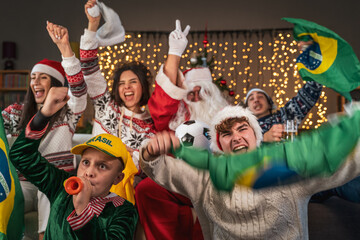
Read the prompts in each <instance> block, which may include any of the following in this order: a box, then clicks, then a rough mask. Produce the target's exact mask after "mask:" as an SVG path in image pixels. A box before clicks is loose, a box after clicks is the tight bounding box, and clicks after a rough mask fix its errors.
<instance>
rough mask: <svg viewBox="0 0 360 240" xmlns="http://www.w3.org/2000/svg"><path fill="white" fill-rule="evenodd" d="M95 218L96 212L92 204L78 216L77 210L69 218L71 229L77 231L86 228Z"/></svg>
mask: <svg viewBox="0 0 360 240" xmlns="http://www.w3.org/2000/svg"><path fill="white" fill-rule="evenodd" d="M94 216H95V212H94V210H93V209H92V207H91V206H90V203H89V204H88V205H87V207H86V208H85V209H84V210H83V211H82V212H81V213H80V215H77V214H76V212H75V210H74V211H73V212H72V213H71V214H70V215H69V216H68V217H67V221H68V222H69V224H70V226H71V228H72V229H73V230H74V231H75V230H78V229H80V228H82V227H84V226H85V225H86V224H87V223H88V222H90V221H91V219H92V218H93V217H94Z"/></svg>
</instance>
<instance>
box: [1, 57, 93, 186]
mask: <svg viewBox="0 0 360 240" xmlns="http://www.w3.org/2000/svg"><path fill="white" fill-rule="evenodd" d="M61 64H62V66H63V67H64V70H65V72H66V78H67V80H68V82H69V86H70V91H69V95H70V100H69V101H68V103H67V104H68V106H69V111H67V112H66V114H65V116H64V118H63V119H59V120H58V121H56V122H55V123H54V124H53V126H52V128H51V130H50V132H49V133H48V134H47V135H46V136H45V138H44V139H43V140H42V141H41V144H40V147H39V151H40V153H41V154H42V156H43V157H45V158H46V159H47V160H48V161H49V162H50V163H52V164H53V165H55V166H56V167H58V168H60V169H63V170H65V171H72V170H74V169H75V166H76V162H75V157H74V155H73V154H72V153H70V149H71V148H72V137H73V135H74V132H75V128H76V124H77V123H78V121H79V119H80V117H81V114H82V113H83V112H84V110H85V108H86V103H87V96H86V91H87V87H86V84H85V81H84V78H83V75H82V73H81V71H80V64H79V60H78V59H77V58H76V57H75V56H73V57H70V58H63V61H62V63H61ZM23 107H24V105H23V104H18V103H14V104H12V105H10V106H8V107H7V108H6V109H5V110H3V111H2V112H1V114H2V116H3V119H4V127H5V132H6V134H9V135H11V136H13V137H17V136H18V135H19V134H20V132H21V129H18V128H19V123H20V118H21V114H22V111H23ZM35 134H36V133H35ZM20 180H24V178H23V177H21V176H20Z"/></svg>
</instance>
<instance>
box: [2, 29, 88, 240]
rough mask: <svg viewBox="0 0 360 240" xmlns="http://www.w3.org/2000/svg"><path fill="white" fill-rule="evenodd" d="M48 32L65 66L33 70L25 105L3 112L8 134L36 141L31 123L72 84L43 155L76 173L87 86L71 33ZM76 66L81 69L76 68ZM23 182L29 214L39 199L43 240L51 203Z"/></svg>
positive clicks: (47, 63) (41, 64)
mask: <svg viewBox="0 0 360 240" xmlns="http://www.w3.org/2000/svg"><path fill="white" fill-rule="evenodd" d="M47 30H48V32H49V35H50V37H51V38H52V40H53V42H54V43H55V44H56V45H57V47H58V49H59V50H60V52H61V54H62V59H63V60H62V63H60V62H57V61H52V60H48V59H43V60H41V61H40V62H38V63H36V64H35V66H34V67H33V68H32V70H31V78H30V82H29V87H28V90H27V93H26V96H25V100H24V103H23V104H19V103H14V104H12V105H10V106H9V107H7V108H6V109H5V110H3V111H2V116H3V119H4V127H5V131H6V134H8V135H11V136H13V137H17V136H18V135H19V134H20V132H21V131H22V130H23V129H24V128H26V130H27V134H28V135H29V136H31V138H35V139H36V138H37V136H38V135H39V132H36V131H31V129H30V127H29V126H28V122H29V121H30V120H31V119H32V118H33V117H34V115H35V114H36V113H37V112H38V110H39V109H40V108H41V107H42V105H43V103H44V101H45V99H46V98H47V96H48V93H49V91H50V89H51V88H57V91H65V92H67V91H68V88H67V87H64V86H66V85H67V84H69V87H70V91H71V92H70V93H71V97H70V100H69V101H68V103H67V104H66V105H65V106H64V107H63V108H62V109H61V110H60V111H58V112H57V113H56V114H55V115H54V116H53V117H51V118H50V119H47V120H48V125H47V128H46V131H45V134H46V135H45V137H44V138H43V140H42V141H41V143H40V146H39V151H40V152H41V154H42V155H43V156H44V157H45V158H46V159H47V160H48V161H49V162H50V163H52V164H53V165H55V166H57V167H58V168H60V169H63V170H65V171H68V172H70V171H74V170H75V166H76V162H75V157H74V155H73V154H72V153H70V149H71V148H72V137H73V135H74V132H75V128H76V125H77V122H78V121H79V119H80V117H81V114H82V113H83V112H84V110H85V108H86V103H87V96H86V84H85V81H84V79H83V76H82V74H81V72H80V63H79V60H78V59H77V58H76V57H75V55H74V53H73V51H72V49H71V46H70V42H69V38H68V32H67V29H66V28H64V27H61V26H58V25H54V24H52V23H48V25H47ZM76 63H77V65H78V68H77V69H76V67H74V65H76ZM66 79H67V80H68V83H67V82H66ZM40 117H42V118H46V117H45V116H40ZM44 127H45V126H44ZM19 178H20V180H23V181H21V186H22V190H23V193H24V199H25V212H27V211H31V210H32V209H31V208H32V207H33V206H34V198H36V195H37V199H38V200H37V202H38V212H39V239H42V237H43V232H44V231H45V229H46V225H47V221H48V216H49V211H50V204H49V201H48V199H47V198H46V196H45V195H44V194H42V193H41V192H38V191H37V188H36V187H35V186H34V185H32V184H31V183H29V182H27V181H25V178H24V177H23V176H22V175H21V174H20V175H19ZM35 202H36V201H35Z"/></svg>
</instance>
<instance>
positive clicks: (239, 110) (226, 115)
mask: <svg viewBox="0 0 360 240" xmlns="http://www.w3.org/2000/svg"><path fill="white" fill-rule="evenodd" d="M242 117H246V119H247V121H248V123H249V125H250V127H251V128H252V129H253V130H254V133H255V137H256V145H257V146H260V143H261V141H262V139H263V134H262V130H261V127H260V125H259V122H258V121H257V119H256V117H255V116H254V114H252V113H251V111H250V110H248V109H247V108H243V107H241V106H227V107H225V108H223V109H222V110H221V111H219V112H218V113H217V114H216V115H215V116H214V118H213V120H212V122H211V129H210V136H211V141H212V143H211V148H212V150H213V151H217V152H219V151H222V148H221V146H220V144H219V136H218V133H217V132H216V129H215V127H216V126H217V125H219V124H221V123H222V122H223V121H225V120H226V119H230V118H242Z"/></svg>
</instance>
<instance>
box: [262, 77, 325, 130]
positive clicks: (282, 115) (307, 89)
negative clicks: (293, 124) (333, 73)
mask: <svg viewBox="0 0 360 240" xmlns="http://www.w3.org/2000/svg"><path fill="white" fill-rule="evenodd" d="M321 90H322V85H321V84H319V83H317V82H313V81H309V82H306V84H305V85H304V86H303V87H302V88H301V89H300V90H299V92H298V93H297V94H296V96H295V97H293V98H292V99H290V100H289V101H288V102H287V103H286V104H285V106H284V107H282V108H280V109H279V110H278V111H276V112H275V113H273V114H269V115H267V116H264V117H262V118H259V119H258V122H259V124H260V127H261V129H262V131H263V133H266V132H267V131H269V130H270V128H271V127H272V126H273V125H274V124H278V123H284V122H285V120H287V119H292V118H293V119H296V121H297V123H298V124H300V122H301V121H302V120H303V119H304V118H305V117H306V114H308V112H309V111H310V110H311V108H312V107H313V106H314V105H315V103H316V102H317V100H318V99H319V97H320V94H321Z"/></svg>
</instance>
